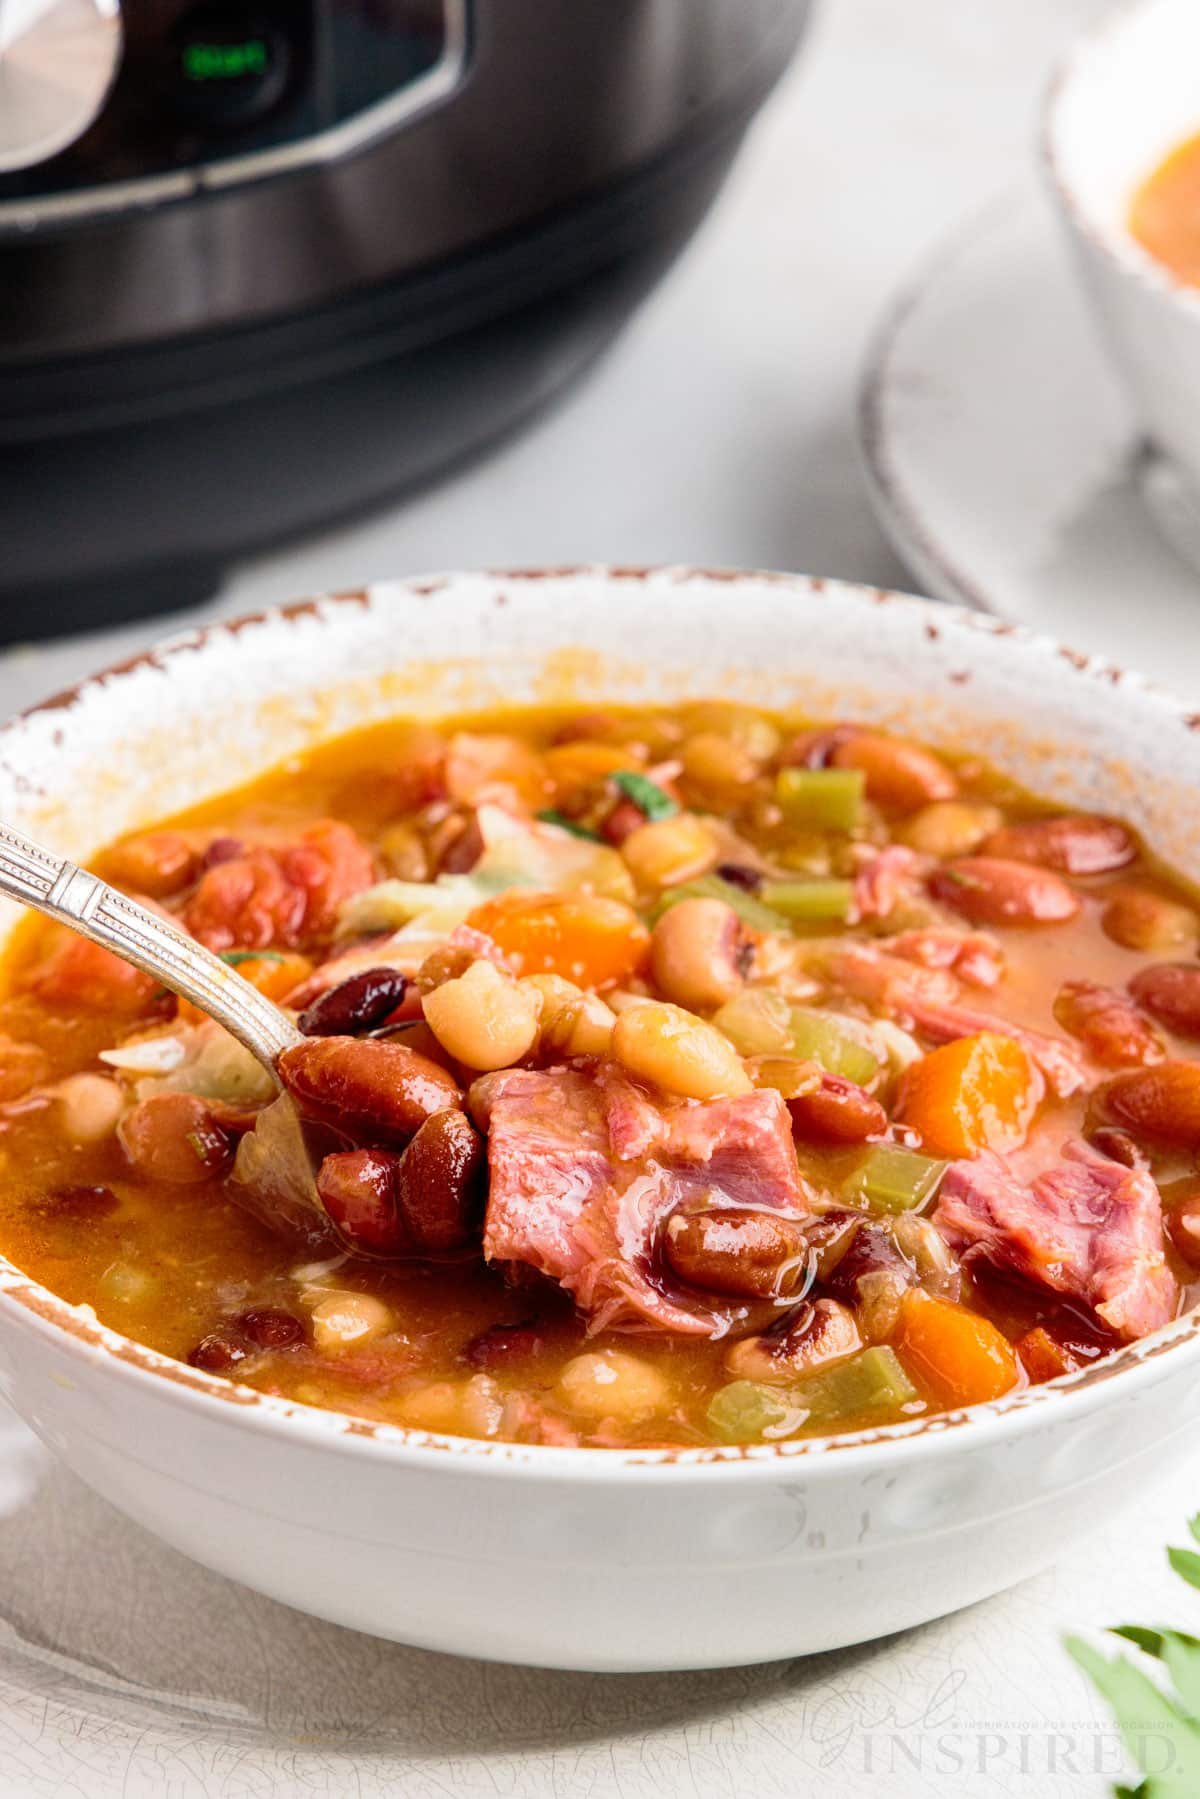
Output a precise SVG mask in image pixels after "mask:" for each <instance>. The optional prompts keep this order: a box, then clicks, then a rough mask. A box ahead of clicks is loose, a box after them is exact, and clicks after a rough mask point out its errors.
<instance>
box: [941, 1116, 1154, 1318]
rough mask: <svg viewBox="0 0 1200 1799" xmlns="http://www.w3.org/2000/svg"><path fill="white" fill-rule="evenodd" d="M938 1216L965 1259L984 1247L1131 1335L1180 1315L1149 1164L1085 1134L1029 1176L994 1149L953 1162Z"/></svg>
mask: <svg viewBox="0 0 1200 1799" xmlns="http://www.w3.org/2000/svg"><path fill="white" fill-rule="evenodd" d="M933 1221H934V1223H935V1225H936V1226H937V1228H938V1229H939V1231H940V1232H941V1233H942V1236H943V1237H944V1238H945V1240H946V1241H947V1243H949V1245H950V1247H951V1248H952V1249H955V1250H958V1251H959V1252H961V1253H963V1254H964V1256H965V1257H966V1258H967V1260H968V1262H969V1260H970V1259H972V1258H974V1257H979V1258H980V1259H982V1260H984V1261H986V1262H989V1263H990V1264H991V1265H992V1266H993V1267H996V1268H998V1269H1001V1270H1005V1271H1007V1272H1009V1273H1012V1274H1017V1275H1020V1276H1022V1277H1023V1278H1024V1279H1026V1280H1031V1281H1036V1282H1037V1283H1038V1284H1039V1285H1041V1286H1043V1287H1048V1288H1049V1289H1050V1290H1051V1292H1054V1293H1060V1294H1062V1295H1064V1296H1065V1297H1066V1298H1068V1299H1073V1300H1077V1301H1080V1302H1082V1304H1084V1305H1085V1306H1087V1307H1088V1308H1089V1310H1090V1311H1092V1312H1093V1313H1094V1314H1095V1316H1096V1318H1097V1319H1098V1320H1099V1322H1100V1323H1101V1324H1102V1325H1104V1326H1105V1327H1106V1328H1107V1329H1108V1330H1110V1331H1112V1332H1114V1334H1115V1335H1116V1336H1118V1337H1121V1338H1123V1339H1125V1340H1126V1341H1127V1342H1131V1341H1132V1340H1133V1339H1134V1338H1136V1337H1144V1336H1145V1335H1146V1334H1147V1332H1149V1331H1153V1330H1157V1329H1158V1328H1159V1326H1160V1325H1163V1324H1166V1323H1167V1322H1168V1320H1169V1319H1170V1318H1172V1317H1173V1316H1174V1313H1175V1306H1176V1302H1177V1299H1178V1288H1177V1287H1176V1283H1175V1278H1174V1276H1173V1275H1172V1273H1171V1271H1170V1269H1169V1268H1168V1267H1167V1264H1166V1259H1165V1257H1164V1254H1163V1232H1162V1202H1161V1200H1160V1198H1159V1193H1158V1188H1157V1187H1156V1186H1155V1184H1154V1182H1153V1180H1152V1179H1151V1178H1150V1176H1149V1174H1148V1173H1147V1172H1146V1170H1145V1169H1143V1168H1126V1167H1123V1166H1122V1165H1121V1163H1119V1162H1112V1161H1109V1160H1108V1159H1107V1157H1105V1156H1101V1155H1098V1154H1097V1153H1096V1151H1095V1150H1093V1149H1091V1148H1090V1147H1089V1146H1088V1145H1087V1144H1086V1143H1083V1142H1078V1141H1076V1142H1070V1143H1067V1144H1065V1145H1064V1146H1063V1149H1062V1152H1061V1158H1060V1160H1059V1161H1057V1162H1055V1163H1054V1164H1053V1165H1052V1166H1050V1167H1049V1168H1044V1169H1042V1170H1041V1171H1040V1172H1038V1173H1035V1174H1033V1175H1032V1176H1030V1177H1026V1176H1025V1175H1024V1174H1022V1173H1018V1172H1017V1171H1016V1170H1015V1169H1014V1167H1013V1166H1012V1164H1011V1162H1009V1161H1006V1160H1005V1159H1004V1158H1003V1157H1001V1156H997V1155H993V1154H991V1153H990V1152H985V1153H984V1154H983V1155H981V1156H977V1157H976V1158H975V1159H974V1160H973V1161H970V1162H956V1163H954V1164H953V1166H952V1167H950V1168H949V1169H948V1170H947V1172H946V1175H945V1177H944V1179H943V1181H942V1186H941V1192H940V1195H939V1198H938V1204H937V1210H936V1211H935V1213H934V1219H933Z"/></svg>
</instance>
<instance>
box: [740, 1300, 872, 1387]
mask: <svg viewBox="0 0 1200 1799" xmlns="http://www.w3.org/2000/svg"><path fill="white" fill-rule="evenodd" d="M861 1348H862V1338H861V1337H860V1335H859V1331H858V1325H857V1324H856V1323H855V1321H854V1314H853V1313H852V1312H849V1311H847V1310H846V1307H845V1306H841V1305H838V1303H837V1301H836V1300H834V1299H818V1300H815V1301H813V1303H812V1304H805V1305H803V1306H801V1307H800V1309H799V1311H798V1312H793V1313H791V1314H789V1317H788V1319H787V1320H786V1321H784V1328H783V1329H781V1330H774V1331H768V1332H766V1333H765V1334H764V1335H762V1336H760V1337H743V1339H742V1341H741V1342H740V1343H735V1344H734V1345H733V1346H732V1348H731V1349H730V1350H728V1352H727V1353H726V1356H725V1368H726V1371H727V1372H728V1373H729V1374H732V1375H733V1376H734V1377H735V1378H736V1379H738V1380H758V1381H767V1382H770V1381H790V1380H795V1379H796V1378H797V1377H798V1376H803V1375H805V1374H810V1373H811V1372H812V1370H813V1369H814V1368H819V1367H821V1366H822V1365H823V1364H824V1363H827V1362H837V1361H840V1360H841V1359H842V1357H843V1356H848V1355H853V1354H854V1353H855V1351H856V1350H859V1349H861Z"/></svg>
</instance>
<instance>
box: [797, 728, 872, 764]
mask: <svg viewBox="0 0 1200 1799" xmlns="http://www.w3.org/2000/svg"><path fill="white" fill-rule="evenodd" d="M858 731H859V726H858V725H828V726H825V727H824V728H822V729H820V730H815V731H800V732H798V733H797V735H796V736H795V737H793V738H792V739H791V741H790V742H789V743H786V744H784V746H783V748H782V750H780V752H779V762H780V766H781V767H783V768H828V767H829V764H830V762H831V760H832V758H833V752H834V751H835V750H836V749H838V748H839V747H840V746H841V745H842V744H844V743H849V741H850V739H851V738H852V737H854V736H856V735H857V733H858Z"/></svg>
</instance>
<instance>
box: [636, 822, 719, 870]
mask: <svg viewBox="0 0 1200 1799" xmlns="http://www.w3.org/2000/svg"><path fill="white" fill-rule="evenodd" d="M621 854H622V856H623V857H624V858H625V865H626V867H627V868H628V870H629V872H630V874H631V875H632V876H633V878H634V880H635V881H636V882H637V884H638V886H639V887H644V888H654V887H677V886H678V885H679V884H680V882H681V881H694V880H695V879H696V878H697V877H698V876H699V875H703V874H707V873H708V871H709V870H710V869H711V868H713V867H715V865H716V863H717V862H718V861H719V860H720V855H721V851H720V846H719V844H718V841H717V837H716V833H715V832H714V831H713V830H712V829H711V828H710V826H708V825H707V824H705V822H704V820H703V819H701V818H697V817H696V815H695V813H694V812H677V813H675V814H674V816H673V817H671V818H658V819H655V820H653V822H651V823H649V824H644V825H639V826H638V828H637V830H636V831H631V832H630V833H629V835H628V837H626V838H625V839H624V841H623V842H622V844H621Z"/></svg>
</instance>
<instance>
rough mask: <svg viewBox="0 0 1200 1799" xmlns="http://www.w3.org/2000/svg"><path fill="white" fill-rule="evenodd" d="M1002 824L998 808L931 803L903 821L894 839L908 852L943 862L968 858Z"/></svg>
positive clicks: (970, 802)
mask: <svg viewBox="0 0 1200 1799" xmlns="http://www.w3.org/2000/svg"><path fill="white" fill-rule="evenodd" d="M1002 823H1003V814H1002V813H1001V811H1000V809H999V807H998V806H988V805H984V804H982V803H979V802H976V801H973V800H932V801H931V802H930V803H929V805H927V806H922V807H921V810H920V811H919V812H914V813H913V815H912V817H911V818H908V819H906V820H905V822H904V824H903V825H902V826H901V827H900V830H899V831H898V832H897V836H898V837H899V839H900V841H901V843H906V844H907V845H908V847H909V848H910V849H914V850H918V851H919V852H920V853H921V854H922V855H925V856H937V857H938V858H939V859H942V860H945V859H946V858H947V857H950V856H970V855H972V854H973V853H974V851H975V850H977V849H978V848H979V846H980V844H981V843H983V842H984V841H985V840H986V839H987V838H988V837H990V836H991V835H992V833H993V831H996V830H998V829H999V827H1000V825H1001V824H1002Z"/></svg>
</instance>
